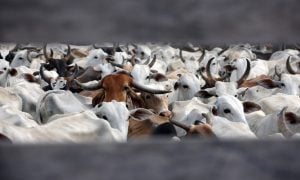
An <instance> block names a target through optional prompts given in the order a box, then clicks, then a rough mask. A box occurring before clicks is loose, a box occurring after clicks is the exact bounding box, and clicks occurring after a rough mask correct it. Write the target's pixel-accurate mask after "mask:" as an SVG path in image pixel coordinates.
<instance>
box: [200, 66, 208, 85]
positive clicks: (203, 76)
mask: <svg viewBox="0 0 300 180" xmlns="http://www.w3.org/2000/svg"><path fill="white" fill-rule="evenodd" d="M204 70H205V68H204V67H203V69H199V70H198V72H199V74H200V76H201V77H202V79H204V81H205V82H206V83H208V82H209V79H208V78H207V77H206V76H205V75H204V74H203V71H204Z"/></svg>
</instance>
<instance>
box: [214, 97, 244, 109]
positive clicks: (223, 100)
mask: <svg viewBox="0 0 300 180" xmlns="http://www.w3.org/2000/svg"><path fill="white" fill-rule="evenodd" d="M216 105H217V107H218V108H219V107H234V108H235V107H236V108H238V109H243V106H242V103H241V102H240V101H239V100H238V99H237V98H235V97H233V96H230V95H224V96H221V97H219V98H218V99H217V102H216Z"/></svg>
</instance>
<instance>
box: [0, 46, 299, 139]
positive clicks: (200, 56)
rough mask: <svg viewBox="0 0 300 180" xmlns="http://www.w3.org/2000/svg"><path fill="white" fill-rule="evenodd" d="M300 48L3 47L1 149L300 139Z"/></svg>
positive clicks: (0, 53) (0, 68) (0, 56)
mask: <svg viewBox="0 0 300 180" xmlns="http://www.w3.org/2000/svg"><path fill="white" fill-rule="evenodd" d="M299 50H300V47H299V45H297V44H295V45H290V46H285V47H284V48H282V47H278V46H275V45H270V44H266V45H249V44H239V45H231V46H226V47H225V46H224V47H214V48H212V47H209V46H199V47H196V46H194V45H192V44H187V45H178V44H152V43H147V44H118V43H113V44H112V43H110V44H109V43H107V44H106V43H103V44H101V45H100V44H94V45H88V46H77V45H66V44H48V45H47V44H42V45H41V44H0V97H1V98H0V141H7V142H12V143H61V142H64V143H65V142H75V143H86V142H126V141H127V140H131V139H147V138H151V137H164V138H168V139H170V140H175V141H179V140H184V139H186V138H188V137H195V138H218V139H231V138H233V139H239V138H242V139H246V138H250V139H257V138H258V139H265V138H276V139H287V138H297V137H300V136H299V135H300V134H299V133H300V97H299V95H300V75H299V74H300V54H299Z"/></svg>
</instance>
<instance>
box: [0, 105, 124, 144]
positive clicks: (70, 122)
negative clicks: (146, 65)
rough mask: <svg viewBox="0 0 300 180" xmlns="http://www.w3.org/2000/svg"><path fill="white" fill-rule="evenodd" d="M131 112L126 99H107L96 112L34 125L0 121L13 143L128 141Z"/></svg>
mask: <svg viewBox="0 0 300 180" xmlns="http://www.w3.org/2000/svg"><path fill="white" fill-rule="evenodd" d="M129 114H130V113H129V111H128V110H127V108H126V105H125V103H124V102H116V101H113V102H106V103H103V104H102V106H101V107H98V108H97V109H94V111H90V110H87V111H83V112H77V113H69V114H62V115H55V116H53V117H52V120H51V122H49V123H47V124H45V125H41V126H36V127H32V128H24V127H18V126H14V125H11V124H7V123H3V122H0V134H3V135H5V136H6V137H8V138H9V139H10V140H11V141H12V142H13V143H90V142H125V141H126V140H127V131H128V118H129ZM99 117H100V118H99Z"/></svg>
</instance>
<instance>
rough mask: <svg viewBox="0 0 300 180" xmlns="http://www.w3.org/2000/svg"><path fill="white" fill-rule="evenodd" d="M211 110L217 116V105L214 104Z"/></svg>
mask: <svg viewBox="0 0 300 180" xmlns="http://www.w3.org/2000/svg"><path fill="white" fill-rule="evenodd" d="M211 112H212V114H213V115H215V116H217V115H218V109H217V106H213V107H212V109H211Z"/></svg>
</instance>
